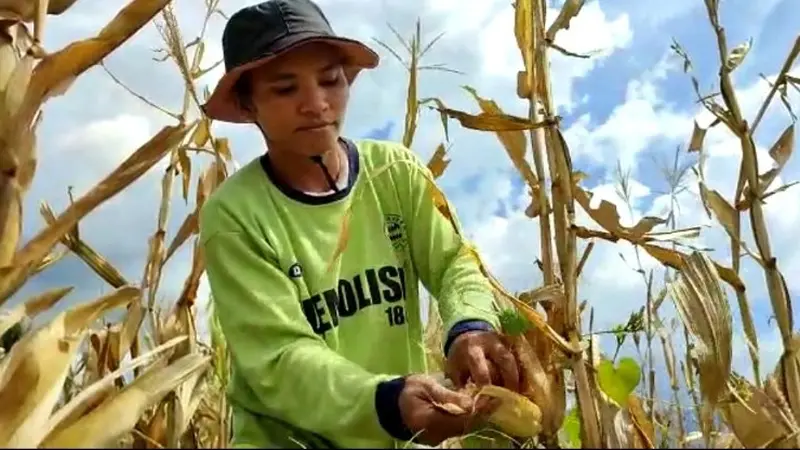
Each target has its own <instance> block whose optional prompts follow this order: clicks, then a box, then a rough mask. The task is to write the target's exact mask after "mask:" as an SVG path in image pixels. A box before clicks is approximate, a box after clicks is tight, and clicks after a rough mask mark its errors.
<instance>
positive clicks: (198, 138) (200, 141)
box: [191, 116, 211, 147]
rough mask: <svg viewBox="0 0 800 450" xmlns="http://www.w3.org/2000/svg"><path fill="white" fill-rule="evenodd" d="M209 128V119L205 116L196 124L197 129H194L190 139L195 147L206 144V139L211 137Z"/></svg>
mask: <svg viewBox="0 0 800 450" xmlns="http://www.w3.org/2000/svg"><path fill="white" fill-rule="evenodd" d="M210 127H211V125H210V123H209V119H208V118H207V117H205V116H204V117H203V118H202V119H200V120H199V121H198V122H197V127H196V128H195V129H194V133H192V138H191V141H192V143H193V144H194V145H195V146H197V147H202V146H204V145H206V142H208V139H209V138H210V137H211V129H210Z"/></svg>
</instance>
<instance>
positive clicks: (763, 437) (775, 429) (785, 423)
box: [720, 375, 800, 448]
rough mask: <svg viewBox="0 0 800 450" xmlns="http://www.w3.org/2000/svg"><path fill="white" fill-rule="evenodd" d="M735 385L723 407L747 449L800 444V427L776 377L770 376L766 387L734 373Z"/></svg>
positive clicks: (733, 384)
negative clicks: (777, 383) (751, 382)
mask: <svg viewBox="0 0 800 450" xmlns="http://www.w3.org/2000/svg"><path fill="white" fill-rule="evenodd" d="M731 386H732V391H731V394H730V395H729V397H728V400H727V401H726V402H725V403H724V404H722V405H721V407H720V410H721V411H722V414H723V417H724V418H725V421H726V423H727V424H728V425H729V426H730V428H731V429H732V431H733V433H734V434H735V435H736V439H737V440H738V441H739V442H740V443H741V444H742V445H743V446H744V447H745V448H765V447H766V448H795V446H796V445H798V444H800V442H798V441H797V439H798V434H797V433H798V432H800V428H798V427H797V423H796V422H795V421H794V419H793V418H792V417H791V411H790V410H789V409H788V405H786V402H785V400H784V399H783V398H781V396H780V395H779V394H778V395H776V393H778V391H777V390H776V389H775V388H774V386H775V381H774V379H773V378H772V377H769V378H768V379H767V381H766V385H765V389H764V390H762V389H758V388H756V387H755V386H753V385H752V384H750V382H748V381H747V380H745V379H743V378H741V377H738V376H734V375H732V376H731ZM734 392H735V394H734ZM792 437H793V438H794V445H792V442H791V438H792ZM787 438H789V439H787ZM787 441H788V442H787ZM775 443H782V445H774V444H775ZM771 444H772V445H771ZM787 444H788V445H787Z"/></svg>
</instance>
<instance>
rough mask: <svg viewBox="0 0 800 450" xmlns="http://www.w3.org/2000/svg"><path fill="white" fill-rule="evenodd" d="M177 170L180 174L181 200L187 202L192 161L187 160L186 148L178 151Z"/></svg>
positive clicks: (187, 152)
mask: <svg viewBox="0 0 800 450" xmlns="http://www.w3.org/2000/svg"><path fill="white" fill-rule="evenodd" d="M178 168H179V169H180V172H181V180H182V181H183V183H182V186H183V200H184V201H189V184H190V183H191V181H192V160H191V159H190V158H189V151H188V150H187V149H186V147H181V148H179V149H178Z"/></svg>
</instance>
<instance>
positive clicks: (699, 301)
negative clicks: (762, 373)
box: [668, 252, 733, 436]
mask: <svg viewBox="0 0 800 450" xmlns="http://www.w3.org/2000/svg"><path fill="white" fill-rule="evenodd" d="M720 282H721V280H720V277H719V275H718V273H717V270H716V268H715V266H714V264H713V262H712V261H711V260H710V259H709V258H708V257H707V256H706V255H705V254H704V253H701V252H693V253H692V254H691V255H689V256H688V257H686V258H684V263H683V268H682V269H681V272H680V274H679V275H678V276H677V278H676V279H675V281H673V282H672V283H669V284H668V289H669V292H670V294H671V297H672V299H673V301H674V303H675V306H676V309H677V311H678V314H679V315H680V318H681V320H682V321H683V323H684V325H686V327H687V328H688V329H689V331H690V332H691V333H692V335H693V336H694V337H695V351H696V358H697V366H698V370H699V373H700V393H701V395H702V397H703V400H704V402H703V405H702V407H701V411H700V413H701V416H702V417H701V418H700V421H701V426H702V427H703V430H704V435H706V436H708V435H709V433H710V431H711V415H712V413H713V410H714V408H715V407H716V406H717V405H718V404H719V402H720V401H721V400H722V399H723V396H724V395H725V394H726V390H727V380H728V377H729V376H730V373H731V359H732V354H733V350H732V345H731V343H732V339H733V330H732V317H731V312H730V306H729V304H728V300H727V298H726V297H725V294H724V292H723V291H722V287H721V286H720Z"/></svg>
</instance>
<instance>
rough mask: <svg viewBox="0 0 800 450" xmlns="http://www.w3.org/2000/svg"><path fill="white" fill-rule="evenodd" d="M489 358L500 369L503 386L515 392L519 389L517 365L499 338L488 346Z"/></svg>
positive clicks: (512, 355)
mask: <svg viewBox="0 0 800 450" xmlns="http://www.w3.org/2000/svg"><path fill="white" fill-rule="evenodd" d="M489 359H491V360H492V362H493V363H494V364H496V365H497V366H498V368H499V369H500V373H501V374H502V378H503V386H504V387H505V388H506V389H510V390H512V391H514V392H517V391H518V390H519V369H518V367H519V366H518V364H517V358H515V357H514V354H513V353H512V352H511V351H510V350H509V349H508V347H506V346H505V345H503V343H502V342H501V341H500V340H497V341H495V343H494V344H493V345H491V346H489Z"/></svg>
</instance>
